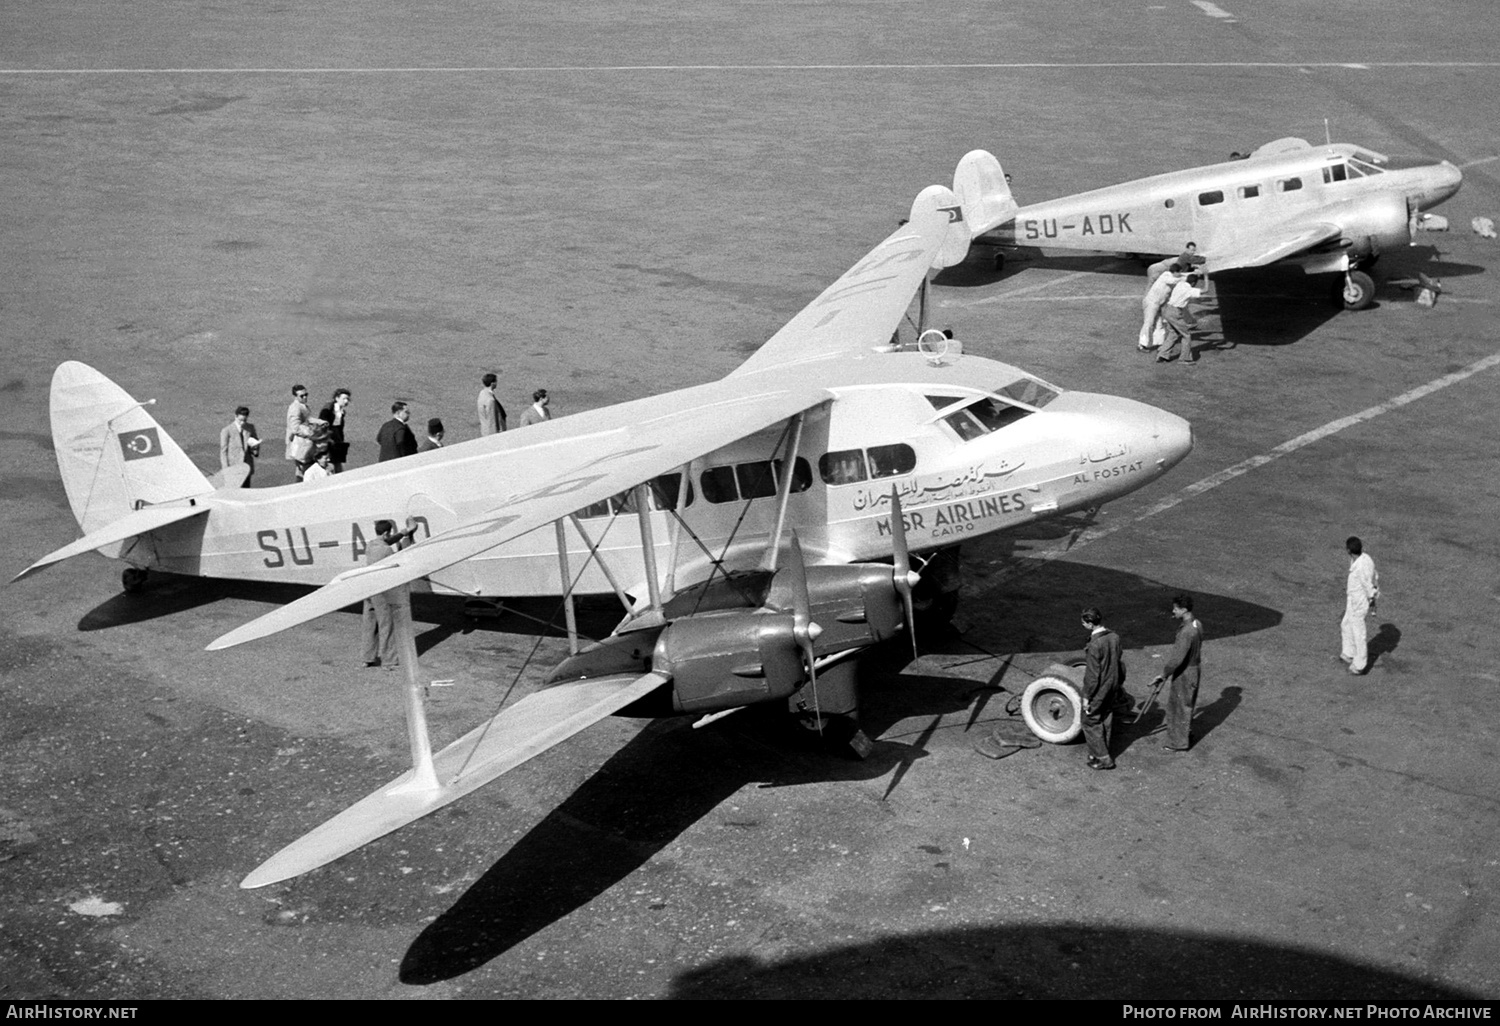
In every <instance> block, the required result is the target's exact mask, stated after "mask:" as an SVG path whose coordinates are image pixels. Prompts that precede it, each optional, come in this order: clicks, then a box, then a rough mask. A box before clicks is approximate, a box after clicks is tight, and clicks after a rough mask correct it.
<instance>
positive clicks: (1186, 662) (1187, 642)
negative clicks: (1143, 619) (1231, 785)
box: [1151, 595, 1203, 752]
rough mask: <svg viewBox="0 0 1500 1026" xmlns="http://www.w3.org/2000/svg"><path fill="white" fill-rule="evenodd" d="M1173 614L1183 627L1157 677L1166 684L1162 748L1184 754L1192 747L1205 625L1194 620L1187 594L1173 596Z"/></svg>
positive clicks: (1178, 629) (1190, 600)
mask: <svg viewBox="0 0 1500 1026" xmlns="http://www.w3.org/2000/svg"><path fill="white" fill-rule="evenodd" d="M1172 615H1173V616H1174V617H1176V618H1177V620H1179V621H1180V622H1181V626H1180V627H1178V628H1177V640H1176V641H1175V642H1173V643H1172V651H1171V652H1169V653H1167V661H1166V665H1164V666H1163V667H1162V672H1161V676H1159V677H1157V678H1156V681H1159V680H1162V679H1165V680H1166V682H1167V742H1166V744H1164V745H1162V747H1163V748H1165V749H1166V750H1167V751H1169V752H1185V751H1187V750H1188V749H1189V748H1191V747H1192V746H1193V709H1194V707H1196V706H1197V704H1198V681H1199V674H1200V669H1199V665H1200V661H1201V652H1202V648H1203V624H1202V623H1200V622H1199V621H1198V620H1197V619H1196V618H1194V616H1193V600H1192V598H1191V597H1190V596H1188V595H1173V596H1172ZM1156 681H1152V682H1151V683H1152V684H1155V683H1156Z"/></svg>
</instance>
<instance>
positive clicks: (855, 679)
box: [789, 659, 875, 759]
mask: <svg viewBox="0 0 1500 1026" xmlns="http://www.w3.org/2000/svg"><path fill="white" fill-rule="evenodd" d="M858 665H859V664H858V660H856V659H846V660H844V661H843V662H842V663H836V664H835V665H833V666H830V667H828V668H827V669H825V670H824V671H823V672H822V673H821V674H819V675H818V682H817V684H816V685H812V684H807V685H804V686H803V687H802V688H801V689H800V690H798V691H796V692H794V693H793V694H792V696H791V698H790V699H789V702H790V705H791V709H792V712H793V713H795V714H796V716H797V722H798V723H799V724H800V725H801V726H802V727H803V728H804V729H805V730H809V731H816V732H817V733H818V735H819V736H820V738H821V740H822V744H823V746H824V747H826V748H827V749H828V750H829V751H832V752H835V753H837V754H839V755H843V756H845V757H848V758H852V759H863V758H865V757H866V756H867V755H869V754H870V752H871V751H873V750H874V747H875V746H874V744H873V743H872V742H871V741H870V739H869V738H868V737H866V736H865V733H864V731H862V730H860V729H859V674H858Z"/></svg>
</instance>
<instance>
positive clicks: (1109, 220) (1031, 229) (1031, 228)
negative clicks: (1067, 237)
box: [1021, 212, 1135, 240]
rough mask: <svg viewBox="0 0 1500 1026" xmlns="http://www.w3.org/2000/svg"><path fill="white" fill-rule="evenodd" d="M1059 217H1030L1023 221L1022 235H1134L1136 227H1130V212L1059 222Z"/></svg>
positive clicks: (1047, 236) (1034, 237) (1048, 237)
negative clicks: (1068, 233)
mask: <svg viewBox="0 0 1500 1026" xmlns="http://www.w3.org/2000/svg"><path fill="white" fill-rule="evenodd" d="M1058 220H1059V219H1058V218H1055V217H1041V218H1029V219H1027V220H1025V221H1022V222H1021V228H1022V236H1023V237H1024V238H1026V239H1028V240H1034V239H1055V238H1058V237H1059V236H1060V235H1061V234H1062V233H1063V232H1076V233H1078V235H1080V236H1083V235H1120V234H1125V235H1134V234H1135V229H1134V228H1132V227H1130V213H1129V212H1127V213H1124V214H1085V215H1084V218H1083V221H1082V222H1079V221H1078V220H1077V219H1076V218H1069V219H1064V223H1062V224H1059V223H1058Z"/></svg>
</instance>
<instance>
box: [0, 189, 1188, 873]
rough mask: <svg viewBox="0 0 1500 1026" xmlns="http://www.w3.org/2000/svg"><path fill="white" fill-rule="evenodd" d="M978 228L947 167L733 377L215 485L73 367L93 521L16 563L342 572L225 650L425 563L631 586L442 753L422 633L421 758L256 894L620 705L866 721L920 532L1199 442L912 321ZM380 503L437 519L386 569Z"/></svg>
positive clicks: (80, 467) (74, 430)
mask: <svg viewBox="0 0 1500 1026" xmlns="http://www.w3.org/2000/svg"><path fill="white" fill-rule="evenodd" d="M987 202H990V201H988V200H985V199H983V198H980V199H978V200H976V203H979V204H980V207H976V210H981V209H982V207H983V204H984V203H987ZM989 212H990V213H993V209H990V211H989ZM969 242H970V239H969V233H968V230H967V227H966V224H965V222H964V210H963V208H962V206H961V204H960V203H959V201H958V199H957V197H956V196H955V195H954V193H953V192H952V191H951V190H949V189H947V188H945V187H943V186H931V187H929V188H928V189H926V190H924V191H923V192H922V193H921V194H920V195H919V196H918V197H917V199H916V201H915V203H914V204H913V207H912V212H911V218H910V220H909V222H907V223H906V224H904V225H903V226H902V227H900V228H898V229H897V230H896V231H895V232H894V233H893V234H892V235H891V236H889V237H888V238H887V239H885V241H883V242H881V243H880V244H879V245H878V246H876V247H875V248H874V249H873V250H872V251H871V252H870V253H869V254H868V255H867V256H866V257H865V258H864V259H862V260H861V261H859V263H857V264H856V265H855V266H854V267H853V268H852V269H851V270H849V271H848V272H847V273H846V274H844V275H843V276H842V277H841V278H839V279H838V281H836V282H835V283H834V284H833V285H832V286H830V287H829V288H828V289H827V290H825V291H824V292H823V293H822V294H821V295H819V296H818V297H817V298H816V299H814V300H813V301H812V303H810V304H809V305H808V306H807V308H806V309H804V310H803V311H802V312H801V313H799V314H797V316H795V317H794V318H792V320H791V321H790V322H789V323H788V324H787V325H786V326H785V327H784V328H782V329H781V330H780V331H778V332H777V333H776V334H775V335H774V336H772V338H771V339H770V340H769V341H767V342H766V343H765V344H764V345H763V346H762V347H761V348H760V349H759V350H758V351H757V352H756V353H755V354H754V355H753V356H752V357H750V359H748V360H747V361H746V362H745V363H744V364H743V365H741V366H740V367H739V368H737V369H736V370H735V371H734V372H733V373H731V374H730V375H728V376H727V377H725V378H723V379H722V380H719V381H714V382H710V383H708V384H703V385H698V386H695V387H692V388H686V389H682V390H680V391H676V392H671V393H669V394H666V395H659V396H654V397H651V398H645V399H638V400H635V401H632V402H627V403H622V404H620V405H617V406H610V407H607V408H604V409H598V410H592V411H589V412H584V413H578V414H574V415H572V416H568V417H564V418H559V419H556V420H553V421H549V422H546V423H542V424H538V425H534V426H531V427H527V428H526V429H524V430H521V431H511V432H507V433H503V434H498V435H492V436H489V437H485V438H479V439H475V440H473V441H468V442H463V443H460V444H456V445H452V446H448V447H445V448H443V449H439V450H436V451H434V452H429V453H423V454H419V455H416V456H410V457H407V458H404V459H400V460H395V461H391V462H386V463H381V464H377V465H375V466H369V467H360V468H357V469H353V470H349V471H346V472H345V473H342V474H339V475H336V476H334V477H331V478H328V479H326V480H323V481H319V482H314V483H310V484H297V485H287V486H283V487H277V488H265V489H255V490H248V489H244V488H239V487H235V486H236V485H237V484H238V483H239V481H240V480H242V478H236V479H234V480H226V481H223V482H221V484H222V485H223V486H222V487H217V488H216V487H215V486H214V483H212V482H210V481H209V480H208V479H206V478H205V477H204V476H203V475H202V474H201V473H200V472H199V471H198V470H197V469H196V468H195V467H194V466H193V464H192V462H191V461H190V460H189V459H188V458H187V456H186V455H185V454H184V453H183V452H182V450H181V449H180V448H179V447H178V446H177V445H176V444H175V443H174V442H173V441H172V439H171V438H170V437H168V436H167V434H166V432H165V431H163V430H162V429H161V427H160V426H159V425H158V424H157V423H156V421H155V420H153V419H152V418H151V416H150V415H149V414H148V413H147V412H146V410H145V409H144V405H145V404H142V403H138V402H136V401H135V400H134V399H132V398H131V397H130V396H129V395H128V394H126V393H125V392H124V391H123V390H122V389H121V388H119V387H118V386H116V385H115V384H113V383H112V382H110V381H109V380H108V379H107V378H105V377H104V376H103V375H101V374H100V373H98V372H97V371H95V370H93V369H91V368H89V367H86V366H84V365H83V364H79V363H65V364H63V365H62V366H60V367H59V368H58V369H57V372H56V374H55V375H54V378H53V383H52V395H51V416H52V430H53V439H54V444H55V446H56V449H57V459H58V465H59V468H60V470H61V473H62V478H63V482H64V484H65V486H66V490H67V493H68V499H69V502H70V503H71V504H72V508H73V512H74V514H75V515H76V517H77V519H78V522H79V525H80V527H81V528H82V530H83V532H84V536H83V537H82V538H80V539H79V540H78V541H76V542H74V543H72V544H70V545H67V546H65V547H63V548H61V549H59V550H58V551H56V552H53V553H52V554H50V555H48V556H46V557H45V558H43V559H42V560H40V561H38V562H37V563H35V564H34V565H33V566H31V567H29V568H28V569H27V570H25V571H23V572H22V574H20V575H19V576H18V578H17V579H18V580H19V579H20V578H21V577H25V576H27V575H29V574H32V573H35V572H37V571H38V570H41V569H42V568H44V567H46V566H47V565H49V564H51V563H55V562H57V561H58V560H61V559H64V558H67V557H69V556H73V555H77V554H79V553H83V552H88V551H92V550H97V551H100V552H103V553H104V554H106V555H109V556H114V557H117V558H121V559H123V560H125V561H126V562H127V563H129V564H130V565H131V569H132V570H134V571H137V572H139V571H141V570H161V571H168V572H172V573H177V574H197V575H203V576H209V577H225V578H236V579H244V580H267V581H292V582H302V583H306V584H310V585H317V586H318V587H317V590H315V591H312V592H311V593H310V594H308V595H306V596H303V597H301V598H298V599H297V600H295V601H293V602H291V603H289V604H287V605H285V606H282V607H279V608H277V609H274V610H272V611H271V612H269V613H267V614H266V615H264V616H262V617H260V618H259V619H256V620H254V621H252V622H250V623H248V624H245V625H243V626H241V627H240V628H238V629H236V630H234V631H231V632H230V633H228V634H226V635H224V636H223V637H221V638H219V639H217V640H216V641H214V642H213V643H212V644H211V645H210V646H209V648H210V649H221V648H226V647H228V646H231V645H239V644H243V643H246V642H251V641H254V640H256V639H260V638H265V637H266V636H268V635H271V634H274V633H276V632H278V631H282V630H285V629H287V628H290V627H293V626H295V625H297V624H300V623H303V622H305V621H307V620H311V619H313V618H315V617H319V616H322V615H324V614H326V613H330V612H333V611H335V610H338V609H341V608H343V607H345V606H348V605H350V604H351V603H356V602H359V601H361V600H362V599H365V598H368V597H370V596H373V595H376V594H378V593H382V592H387V591H391V590H393V589H399V588H402V587H404V586H407V585H408V584H409V583H410V582H415V581H418V580H425V581H427V582H429V583H430V585H431V587H432V589H433V590H434V591H437V592H444V593H449V594H453V595H461V596H469V597H471V598H477V597H483V596H514V595H517V594H541V593H550V594H553V595H563V596H565V599H566V600H568V601H569V602H570V601H571V597H572V596H573V595H575V594H578V593H581V592H589V591H597V592H601V593H603V594H605V595H608V594H609V593H610V592H611V591H613V592H615V593H616V594H617V595H619V596H620V597H621V600H622V602H623V604H624V606H625V617H624V619H623V620H622V622H621V623H620V625H619V626H618V627H617V628H616V629H615V631H614V632H613V633H612V634H611V635H610V636H609V637H607V638H606V639H604V640H603V641H602V642H598V643H595V644H591V645H588V646H586V647H582V648H580V647H579V646H578V644H577V638H576V634H573V633H572V631H571V630H570V643H571V645H572V651H573V654H572V655H571V656H570V657H569V658H568V659H566V660H565V661H564V662H563V663H562V664H561V665H560V666H559V667H558V668H557V669H556V670H555V671H554V672H553V674H552V675H551V678H550V681H549V686H548V687H545V688H543V689H541V690H539V691H537V692H535V693H533V694H531V695H528V696H526V697H524V698H522V699H520V700H519V701H516V702H514V703H512V704H511V705H509V706H507V707H506V708H504V709H503V710H501V711H500V712H499V714H498V715H496V716H495V717H494V718H493V719H491V720H489V721H488V722H486V723H484V724H482V725H480V726H479V727H477V728H475V729H474V730H473V731H471V732H470V733H468V734H466V735H465V736H464V737H462V738H460V739H459V740H458V741H455V742H454V743H453V744H451V745H449V746H448V747H447V748H445V749H443V750H442V751H440V752H438V753H436V754H434V753H433V752H432V751H431V748H430V745H429V743H428V737H427V729H426V720H425V711H424V710H425V704H424V703H425V688H424V685H423V683H422V681H421V680H420V679H419V671H418V668H417V657H416V646H415V642H414V640H413V637H412V635H411V632H410V630H407V631H406V636H405V637H404V638H403V639H402V659H401V662H402V664H403V666H404V669H405V671H406V710H407V717H408V734H409V738H410V742H411V749H412V760H413V765H412V768H411V769H410V770H408V771H407V772H405V773H403V774H402V775H401V776H400V777H398V778H397V779H396V780H394V781H392V782H391V783H390V784H387V785H386V786H384V787H381V788H380V789H378V790H376V791H375V792H374V793H373V794H371V795H370V796H368V797H367V798H365V799H364V800H363V801H361V802H359V803H357V804H355V805H354V806H352V807H350V808H349V809H346V810H345V811H344V812H343V813H340V814H339V815H338V816H336V817H335V818H333V819H332V820H330V821H328V822H327V823H325V824H323V825H322V826H320V827H318V828H317V829H315V830H313V831H312V832H311V833H309V834H308V835H306V836H304V837H303V838H301V839H300V840H298V841H296V842H294V843H293V844H291V845H290V846H288V847H287V848H285V849H283V850H282V851H280V852H279V853H277V854H276V855H274V856H272V857H271V858H270V859H269V860H268V861H266V862H265V863H264V864H263V865H261V866H260V867H259V868H258V869H256V870H255V871H254V872H252V873H251V874H250V875H249V876H248V877H247V878H246V879H245V880H244V882H243V886H245V887H259V886H262V885H265V884H269V883H274V882H276V881H279V880H284V879H287V878H289V877H292V876H295V875H298V874H300V873H303V872H306V871H308V870H310V869H313V868H314V867H317V866H320V865H323V864H325V863H327V862H330V861H332V860H333V859H336V858H338V857H339V856H341V855H343V854H345V853H347V852H350V851H352V850H354V849H355V848H357V847H359V846H360V845H362V844H365V843H366V842H368V841H371V840H373V839H375V838H377V837H380V836H382V835H383V834H385V833H388V832H389V831H391V830H394V829H396V828H398V827H400V826H402V825H403V824H405V823H408V822H410V821H412V820H414V819H416V818H418V817H420V816H423V815H426V814H427V813H429V812H431V811H433V810H434V809H437V808H439V807H441V806H443V805H445V804H447V803H448V802H451V801H453V800H455V799H456V798H458V797H460V796H462V795H464V794H466V793H468V792H469V791H472V790H474V789H475V788H477V787H479V786H481V785H482V784H484V783H486V782H488V781H490V780H493V779H494V778H495V777H497V776H499V775H500V774H502V773H504V772H505V771H507V770H509V769H511V768H512V767H514V766H516V765H518V764H520V763H521V762H523V761H525V760H526V759H529V758H531V757H533V756H535V755H537V754H538V753H540V752H542V751H545V750H546V749H547V748H549V747H551V746H553V745H555V744H557V743H559V742H560V741H562V740H564V739H565V738H567V737H569V736H571V735H572V734H574V733H576V732H577V731H579V730H582V729H583V728H585V727H587V726H588V725H589V724H591V723H594V722H596V721H598V720H600V719H602V718H604V717H606V716H609V715H611V714H614V713H618V712H621V711H624V712H625V713H626V714H628V715H635V714H644V715H657V714H658V713H676V714H690V715H694V716H698V717H702V718H703V719H705V720H706V719H710V718H713V717H716V716H718V715H723V714H726V713H727V712H730V711H733V710H736V709H740V708H743V707H745V706H748V705H751V704H755V703H765V702H776V703H784V704H785V705H786V707H787V708H788V710H789V711H790V712H791V713H794V714H797V715H798V716H800V717H803V718H804V719H806V720H808V721H810V722H811V723H813V724H814V725H818V726H823V725H825V724H831V723H833V722H834V721H836V720H839V719H842V720H844V721H848V720H850V719H852V717H853V716H854V714H855V713H856V711H857V695H856V694H855V687H854V683H853V675H852V672H844V673H841V672H840V671H841V670H842V669H843V668H844V667H846V666H849V665H852V664H851V662H850V660H851V659H852V658H853V657H854V656H857V655H858V654H859V653H860V652H861V651H863V650H866V649H868V648H869V647H870V646H872V645H874V644H876V643H878V642H881V641H884V640H886V639H889V638H894V637H898V636H901V635H903V634H905V635H907V636H912V644H913V650H915V638H914V628H913V620H914V615H913V603H914V598H913V594H914V590H915V589H916V588H918V586H919V585H921V583H922V581H921V574H922V569H923V568H924V566H925V564H924V563H923V556H924V554H926V553H931V552H935V551H937V550H939V549H940V548H943V547H946V546H951V545H953V544H954V543H956V542H961V541H963V540H965V539H969V538H975V537H978V536H980V535H983V534H987V533H989V532H992V531H998V530H1001V529H1004V528H1011V527H1015V526H1017V525H1021V524H1025V523H1027V522H1029V521H1032V520H1035V519H1037V518H1039V517H1043V516H1048V515H1051V514H1056V513H1063V512H1067V511H1069V510H1077V509H1082V508H1092V507H1097V506H1099V505H1100V504H1102V503H1105V502H1107V501H1109V500H1111V499H1114V498H1116V497H1118V496H1121V495H1124V494H1126V493H1128V492H1131V491H1134V490H1135V489H1137V488H1140V487H1141V486H1142V485H1145V484H1147V483H1148V482H1151V481H1154V480H1156V479H1157V478H1158V477H1160V476H1161V475H1162V474H1164V473H1166V472H1167V471H1168V470H1169V469H1170V468H1171V467H1172V466H1174V465H1175V464H1176V463H1177V462H1179V461H1180V460H1182V459H1183V457H1185V456H1186V455H1187V454H1188V452H1189V451H1190V450H1191V449H1192V446H1193V436H1192V431H1191V428H1190V427H1189V425H1188V423H1187V421H1185V420H1183V419H1182V418H1181V417H1178V416H1176V415H1174V414H1171V413H1168V412H1166V411H1164V410H1160V409H1156V408H1154V407H1151V406H1147V405H1145V404H1143V403H1139V402H1134V401H1132V400H1129V399H1123V398H1116V397H1113V396H1107V395H1094V394H1087V393H1082V392H1069V391H1065V390H1063V389H1061V388H1058V387H1056V386H1054V385H1051V384H1049V383H1047V382H1045V381H1043V380H1041V379H1039V378H1037V377H1035V376H1033V375H1031V374H1028V373H1026V372H1024V371H1021V370H1019V369H1017V368H1015V367H1011V366H1007V365H1006V364H1003V363H998V362H995V361H992V360H988V359H983V358H980V357H977V356H974V355H972V354H959V353H958V352H950V351H945V349H944V346H945V345H946V341H945V340H936V339H934V341H933V343H932V344H931V345H929V344H928V339H929V338H933V337H934V336H937V335H939V334H940V333H937V332H930V333H924V335H923V336H922V337H921V339H919V345H917V346H916V347H915V348H913V347H912V346H910V345H900V344H892V340H893V336H894V334H895V332H896V330H897V328H898V326H899V325H900V324H901V322H902V319H903V317H904V316H905V314H906V311H907V309H908V307H909V306H910V305H911V300H912V297H913V295H914V294H915V293H916V292H917V290H918V289H919V288H925V287H926V282H927V276H928V273H929V271H930V270H932V269H934V268H941V267H947V266H952V265H953V264H956V263H957V262H959V261H960V260H962V259H963V258H964V256H965V254H966V253H967V251H968V247H969ZM376 518H380V519H385V518H390V519H394V520H396V521H398V522H401V521H402V519H403V518H409V519H408V520H407V522H409V523H415V524H416V525H417V526H418V528H419V534H418V536H417V539H416V542H415V544H413V545H411V546H409V547H408V548H406V549H404V550H402V551H399V552H397V553H395V554H394V555H391V556H389V557H387V558H385V559H383V560H380V561H379V562H376V563H374V564H373V565H365V564H364V561H363V560H364V554H365V548H366V540H367V538H368V534H367V533H366V532H370V531H372V526H371V525H372V524H373V521H374V520H375V519H376ZM568 608H569V612H570V613H571V607H570V606H569V607H568ZM569 622H570V624H571V622H572V619H571V616H570V618H569ZM1053 699H1054V700H1055V699H1056V695H1055V694H1054V695H1053ZM1072 704H1073V705H1074V706H1076V704H1077V703H1076V696H1075V698H1074V699H1073V703H1072ZM1074 711H1075V712H1076V709H1075V710H1074ZM1063 714H1064V715H1065V716H1066V715H1068V711H1067V710H1066V709H1064V710H1063Z"/></svg>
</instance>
